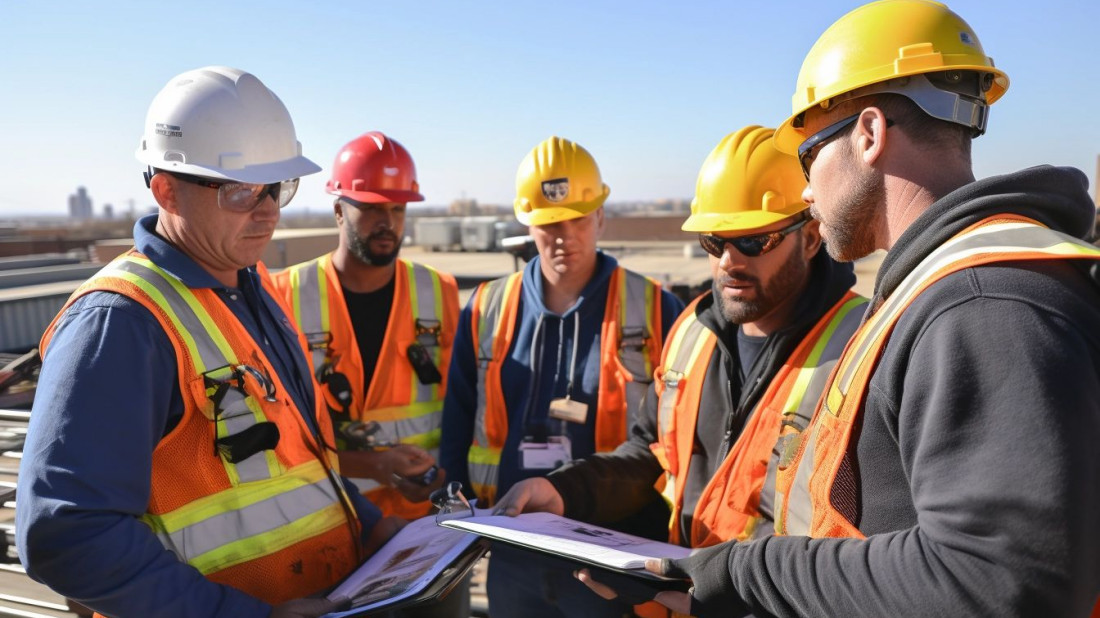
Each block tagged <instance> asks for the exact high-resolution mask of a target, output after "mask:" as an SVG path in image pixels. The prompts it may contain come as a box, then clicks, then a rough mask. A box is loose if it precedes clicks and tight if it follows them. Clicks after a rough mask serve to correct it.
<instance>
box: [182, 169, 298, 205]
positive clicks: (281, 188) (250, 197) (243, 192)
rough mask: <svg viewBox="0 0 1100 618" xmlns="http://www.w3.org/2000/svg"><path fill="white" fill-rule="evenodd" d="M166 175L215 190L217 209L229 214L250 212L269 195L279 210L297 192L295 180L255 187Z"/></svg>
mask: <svg viewBox="0 0 1100 618" xmlns="http://www.w3.org/2000/svg"><path fill="white" fill-rule="evenodd" d="M168 173H169V174H171V175H172V176H173V177H175V178H177V179H179V180H182V181H183V182H189V183H191V184H193V185H199V186H200V187H206V188H208V189H217V190H218V207H219V208H221V209H222V210H228V211H230V212H252V211H253V210H255V208H256V207H257V206H259V205H260V203H261V202H263V201H264V198H266V197H267V196H269V195H270V196H271V199H272V200H274V201H275V203H276V204H278V205H279V208H282V207H283V206H286V205H287V204H289V203H290V200H291V199H292V198H293V197H294V194H295V193H297V192H298V179H297V178H291V179H290V180H284V181H282V182H273V183H271V184H266V185H255V184H250V183H247V182H236V181H233V180H214V179H212V178H205V177H203V176H192V175H191V174H181V173H179V172H168Z"/></svg>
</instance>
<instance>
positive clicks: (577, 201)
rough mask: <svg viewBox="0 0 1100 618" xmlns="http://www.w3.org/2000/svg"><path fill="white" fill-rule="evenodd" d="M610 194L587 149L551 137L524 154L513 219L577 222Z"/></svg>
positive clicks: (535, 222) (539, 222) (532, 222)
mask: <svg viewBox="0 0 1100 618" xmlns="http://www.w3.org/2000/svg"><path fill="white" fill-rule="evenodd" d="M610 194H611V189H609V188H608V186H607V185H605V184H603V180H601V179H600V168H599V167H597V166H596V160H595V159H593V158H592V155H590V154H589V153H588V151H587V150H585V149H584V148H582V147H581V146H580V145H579V144H576V143H574V142H571V141H569V140H567V139H562V138H560V137H551V138H549V139H547V140H545V141H543V142H541V143H540V144H539V145H538V146H535V147H534V149H532V150H531V152H529V153H527V156H526V157H524V159H523V162H522V163H520V164H519V170H518V171H516V201H515V204H514V206H515V211H516V219H519V222H520V223H522V224H524V225H548V224H550V223H557V222H558V221H568V220H569V219H576V218H578V217H583V216H585V215H587V214H588V213H590V212H592V211H594V210H596V209H597V208H599V207H600V206H602V205H603V203H604V201H605V200H607V196H608V195H610Z"/></svg>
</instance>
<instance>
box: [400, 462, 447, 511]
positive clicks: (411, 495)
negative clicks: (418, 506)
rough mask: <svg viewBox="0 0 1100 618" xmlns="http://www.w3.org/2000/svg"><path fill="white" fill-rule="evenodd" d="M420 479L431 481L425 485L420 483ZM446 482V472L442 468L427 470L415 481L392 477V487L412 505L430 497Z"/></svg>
mask: <svg viewBox="0 0 1100 618" xmlns="http://www.w3.org/2000/svg"><path fill="white" fill-rule="evenodd" d="M433 470H434V472H433ZM422 478H431V480H430V481H429V482H428V483H427V484H425V483H424V482H422V480H421V479H422ZM446 481H447V471H446V470H444V469H443V468H428V470H427V473H425V474H422V475H420V476H418V477H416V478H415V479H413V478H406V477H403V476H397V475H394V487H396V488H397V491H399V492H401V495H402V496H404V497H405V499H406V500H408V501H409V502H413V503H416V502H424V501H425V500H427V499H428V498H430V497H431V495H432V492H434V491H435V490H437V489H439V488H440V487H442V486H443V483H445V482H446Z"/></svg>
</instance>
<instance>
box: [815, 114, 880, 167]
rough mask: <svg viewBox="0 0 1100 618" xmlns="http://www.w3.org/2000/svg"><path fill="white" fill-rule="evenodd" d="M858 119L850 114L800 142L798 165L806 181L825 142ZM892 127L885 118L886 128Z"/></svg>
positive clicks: (855, 115) (856, 115) (857, 116)
mask: <svg viewBox="0 0 1100 618" xmlns="http://www.w3.org/2000/svg"><path fill="white" fill-rule="evenodd" d="M860 113H862V112H860ZM858 119H859V114H852V115H851V116H848V117H847V118H842V119H840V120H838V121H836V122H834V123H833V124H831V125H829V126H827V127H825V128H824V129H822V130H820V131H818V132H817V133H814V134H813V135H811V136H809V137H807V138H806V141H804V142H802V144H801V145H800V146H799V147H798V164H799V165H801V166H802V174H803V175H805V176H806V180H809V179H810V166H811V165H813V164H814V159H815V158H816V157H817V153H818V151H819V150H820V149H821V146H824V145H825V142H827V141H828V140H829V139H830V138H833V137H836V136H837V135H839V134H840V132H841V131H843V130H844V129H847V128H848V127H850V126H851V125H853V124H854V123H855V121H856V120H858ZM892 126H894V121H893V120H890V119H889V118H887V119H886V128H890V127H892Z"/></svg>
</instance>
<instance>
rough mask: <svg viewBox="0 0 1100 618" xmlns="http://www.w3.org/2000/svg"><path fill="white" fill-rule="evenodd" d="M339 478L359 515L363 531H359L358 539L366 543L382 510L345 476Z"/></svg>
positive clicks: (380, 517)
mask: <svg viewBox="0 0 1100 618" xmlns="http://www.w3.org/2000/svg"><path fill="white" fill-rule="evenodd" d="M340 480H341V481H343V483H344V491H346V492H348V497H349V498H351V504H352V506H354V507H355V514H356V515H358V516H359V523H360V524H362V528H363V531H362V532H361V533H360V538H359V540H360V542H361V543H363V544H366V543H367V540H368V539H369V538H370V534H371V531H372V530H374V525H375V524H377V523H378V522H379V521H380V520H381V519H382V510H381V509H379V508H378V507H377V506H375V504H374V503H373V502H371V501H370V500H368V499H367V497H366V496H364V495H363V494H361V493H359V488H358V487H356V486H355V483H352V482H351V481H349V480H348V479H347V477H344V476H341V477H340Z"/></svg>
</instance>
